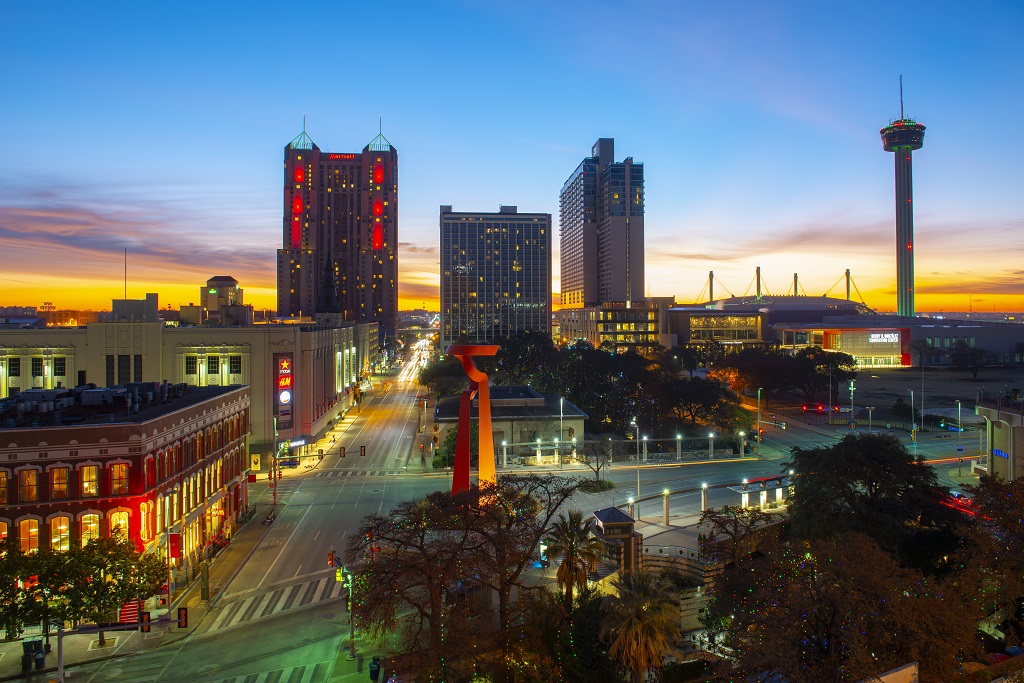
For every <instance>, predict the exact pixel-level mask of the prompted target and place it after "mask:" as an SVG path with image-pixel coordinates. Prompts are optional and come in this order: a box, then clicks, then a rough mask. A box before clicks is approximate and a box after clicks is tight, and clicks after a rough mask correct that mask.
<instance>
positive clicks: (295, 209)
mask: <svg viewBox="0 0 1024 683" xmlns="http://www.w3.org/2000/svg"><path fill="white" fill-rule="evenodd" d="M292 213H302V197H300V196H299V195H295V196H294V197H292Z"/></svg>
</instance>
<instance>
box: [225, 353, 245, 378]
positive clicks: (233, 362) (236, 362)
mask: <svg viewBox="0 0 1024 683" xmlns="http://www.w3.org/2000/svg"><path fill="white" fill-rule="evenodd" d="M228 366H229V369H228V372H230V373H231V374H232V375H241V374H242V357H241V356H228Z"/></svg>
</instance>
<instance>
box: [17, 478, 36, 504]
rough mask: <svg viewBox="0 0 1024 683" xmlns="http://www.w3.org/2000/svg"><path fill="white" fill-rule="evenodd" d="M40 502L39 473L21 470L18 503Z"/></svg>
mask: <svg viewBox="0 0 1024 683" xmlns="http://www.w3.org/2000/svg"><path fill="white" fill-rule="evenodd" d="M36 500H39V472H37V471H36V470H21V471H20V472H18V502H19V503H31V502H34V501H36Z"/></svg>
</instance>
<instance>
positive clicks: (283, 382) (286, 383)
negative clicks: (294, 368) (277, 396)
mask: <svg viewBox="0 0 1024 683" xmlns="http://www.w3.org/2000/svg"><path fill="white" fill-rule="evenodd" d="M277 388H278V389H291V388H292V376H291V375H282V376H280V377H278V378H277Z"/></svg>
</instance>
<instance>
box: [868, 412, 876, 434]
mask: <svg viewBox="0 0 1024 683" xmlns="http://www.w3.org/2000/svg"><path fill="white" fill-rule="evenodd" d="M867 409H868V434H870V433H871V411H872V410H874V409H875V407H874V406H867Z"/></svg>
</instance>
